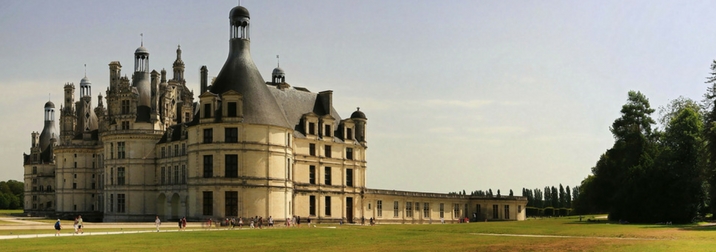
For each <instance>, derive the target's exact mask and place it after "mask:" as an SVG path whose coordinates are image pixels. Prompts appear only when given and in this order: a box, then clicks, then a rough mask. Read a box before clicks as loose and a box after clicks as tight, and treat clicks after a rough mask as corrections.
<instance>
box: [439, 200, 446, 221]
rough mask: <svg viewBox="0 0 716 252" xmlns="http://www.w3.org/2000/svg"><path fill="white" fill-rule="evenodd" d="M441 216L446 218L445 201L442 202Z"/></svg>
mask: <svg viewBox="0 0 716 252" xmlns="http://www.w3.org/2000/svg"><path fill="white" fill-rule="evenodd" d="M440 218H445V203H440Z"/></svg>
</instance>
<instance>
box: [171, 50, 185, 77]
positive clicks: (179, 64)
mask: <svg viewBox="0 0 716 252" xmlns="http://www.w3.org/2000/svg"><path fill="white" fill-rule="evenodd" d="M172 68H173V69H174V78H173V79H174V80H175V81H177V82H179V83H184V61H183V60H181V46H180V45H179V46H177V59H176V60H175V61H174V65H173V67H172Z"/></svg>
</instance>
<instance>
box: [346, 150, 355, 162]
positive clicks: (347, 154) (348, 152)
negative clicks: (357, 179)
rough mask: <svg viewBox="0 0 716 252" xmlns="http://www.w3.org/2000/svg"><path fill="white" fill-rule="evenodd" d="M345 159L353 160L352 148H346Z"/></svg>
mask: <svg viewBox="0 0 716 252" xmlns="http://www.w3.org/2000/svg"><path fill="white" fill-rule="evenodd" d="M346 159H348V160H353V148H346Z"/></svg>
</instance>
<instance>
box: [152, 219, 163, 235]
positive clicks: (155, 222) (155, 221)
mask: <svg viewBox="0 0 716 252" xmlns="http://www.w3.org/2000/svg"><path fill="white" fill-rule="evenodd" d="M154 225H156V226H157V232H159V225H162V221H161V220H159V215H157V218H156V219H154Z"/></svg>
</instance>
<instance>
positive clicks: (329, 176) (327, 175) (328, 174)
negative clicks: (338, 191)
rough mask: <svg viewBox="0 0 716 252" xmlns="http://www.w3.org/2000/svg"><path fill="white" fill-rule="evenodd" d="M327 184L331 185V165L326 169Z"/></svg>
mask: <svg viewBox="0 0 716 252" xmlns="http://www.w3.org/2000/svg"><path fill="white" fill-rule="evenodd" d="M324 170H325V177H326V179H325V183H324V184H325V185H331V167H326V168H325V169H324Z"/></svg>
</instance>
